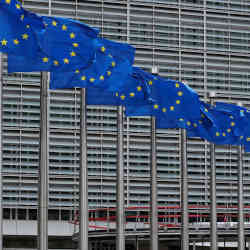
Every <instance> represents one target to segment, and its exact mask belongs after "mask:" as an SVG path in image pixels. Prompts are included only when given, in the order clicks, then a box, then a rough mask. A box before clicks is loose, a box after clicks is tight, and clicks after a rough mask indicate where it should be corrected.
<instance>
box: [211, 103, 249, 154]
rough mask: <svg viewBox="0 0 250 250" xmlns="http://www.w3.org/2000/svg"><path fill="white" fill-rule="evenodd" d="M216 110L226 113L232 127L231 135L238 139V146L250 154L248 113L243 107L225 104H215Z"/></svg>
mask: <svg viewBox="0 0 250 250" xmlns="http://www.w3.org/2000/svg"><path fill="white" fill-rule="evenodd" d="M215 107H216V109H217V110H219V111H221V112H224V113H226V114H227V115H228V116H229V118H230V120H231V125H233V126H232V133H233V134H234V135H235V136H237V137H238V143H237V145H238V144H240V145H243V146H244V148H245V151H246V152H250V111H249V110H247V109H246V108H244V107H241V106H237V105H234V104H227V103H221V102H217V103H216V106H215Z"/></svg>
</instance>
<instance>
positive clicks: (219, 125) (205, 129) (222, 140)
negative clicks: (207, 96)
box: [187, 103, 242, 145]
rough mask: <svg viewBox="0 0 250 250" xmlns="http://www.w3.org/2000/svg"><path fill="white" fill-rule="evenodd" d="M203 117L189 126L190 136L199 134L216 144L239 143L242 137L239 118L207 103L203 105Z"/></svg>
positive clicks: (188, 132) (198, 135)
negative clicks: (238, 128)
mask: <svg viewBox="0 0 250 250" xmlns="http://www.w3.org/2000/svg"><path fill="white" fill-rule="evenodd" d="M201 112H202V115H201V119H200V120H199V121H198V122H196V126H190V127H188V128H187V135H188V136H189V137H192V136H197V137H200V138H203V139H206V140H208V141H210V142H212V143H215V144H231V145H238V144H239V143H240V140H241V139H242V137H240V136H239V135H238V134H237V133H236V130H237V126H238V125H237V119H236V117H234V116H232V115H231V114H229V113H227V112H225V111H223V109H219V108H217V105H215V106H211V105H209V104H206V103H202V105H201Z"/></svg>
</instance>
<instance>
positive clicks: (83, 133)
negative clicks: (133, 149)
mask: <svg viewBox="0 0 250 250" xmlns="http://www.w3.org/2000/svg"><path fill="white" fill-rule="evenodd" d="M80 91H81V107H80V180H79V185H80V187H79V189H80V190H79V191H80V197H79V199H80V211H79V216H80V218H79V248H80V250H88V248H89V242H88V232H89V210H88V209H89V207H88V166H87V104H86V92H87V90H86V89H85V88H82V89H81V90H80Z"/></svg>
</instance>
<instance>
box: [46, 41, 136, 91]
mask: <svg viewBox="0 0 250 250" xmlns="http://www.w3.org/2000/svg"><path fill="white" fill-rule="evenodd" d="M96 44H98V46H97V47H98V49H97V50H96V51H95V55H94V59H93V60H92V61H91V62H90V63H89V64H88V65H86V66H83V67H81V66H80V64H79V67H75V69H74V70H72V71H71V72H64V73H63V74H61V71H60V70H58V71H53V72H52V74H51V84H50V88H51V89H58V88H72V87H80V88H83V87H89V86H94V87H99V88H101V89H105V90H109V91H116V90H119V88H121V87H122V86H123V85H124V84H125V82H126V80H127V78H128V76H129V75H131V72H132V63H133V60H134V48H133V47H131V46H130V45H127V44H122V43H117V42H112V41H108V40H106V39H96Z"/></svg>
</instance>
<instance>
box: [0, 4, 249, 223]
mask: <svg viewBox="0 0 250 250" xmlns="http://www.w3.org/2000/svg"><path fill="white" fill-rule="evenodd" d="M23 5H24V7H25V8H26V9H27V10H30V11H32V12H36V13H38V14H42V15H52V16H61V17H67V18H76V19H78V20H80V21H83V22H84V23H86V24H89V25H91V26H94V27H97V28H99V29H100V31H101V35H102V36H103V37H105V38H108V39H110V40H114V41H119V42H124V43H129V44H131V45H133V46H134V47H135V48H136V58H135V65H136V66H139V67H141V68H143V69H144V70H146V71H150V70H151V67H152V66H153V65H155V66H158V67H159V74H160V75H161V76H163V77H165V78H171V79H176V80H179V81H185V82H187V84H188V85H189V86H190V87H192V88H193V89H194V90H195V91H197V92H198V93H199V95H200V97H201V99H202V100H204V101H209V99H208V93H209V92H210V91H215V92H216V101H223V102H228V103H234V104H237V102H239V101H241V102H242V103H243V105H244V106H245V107H247V108H250V102H249V97H250V83H248V82H249V80H250V73H249V72H250V70H249V69H250V30H249V27H250V3H249V1H247V0H220V1H217V0H165V1H164V0H144V1H142V0H127V1H122V0H95V1H94V0H84V1H78V0H75V1H71V0H24V1H23ZM2 88H3V148H2V152H3V165H2V168H3V197H2V199H3V206H4V219H6V220H10V221H18V220H35V219H36V218H37V202H38V194H37V191H38V165H39V131H40V73H14V74H7V71H6V68H5V73H4V82H3V86H2ZM48 107H49V121H48V122H49V220H58V221H70V220H73V219H74V218H73V217H74V213H75V211H76V210H77V208H78V194H79V192H78V181H79V153H80V151H79V144H80V142H79V139H80V133H79V122H80V117H79V114H80V112H79V111H80V92H79V89H73V90H58V91H54V90H53V91H52V90H50V91H49V106H48ZM87 110H88V115H87V116H88V117H87V123H88V138H87V142H88V170H89V206H90V208H100V207H115V205H116V188H115V178H116V164H117V160H116V139H117V137H116V136H117V134H116V118H117V109H116V107H112V106H88V107H87ZM187 151H188V155H187V158H188V178H189V179H188V180H189V190H188V196H189V205H195V206H207V205H209V172H210V163H209V159H210V157H209V143H207V142H205V141H203V140H201V139H199V138H192V139H188V142H187ZM180 161H181V159H180V131H179V130H178V129H166V130H158V131H157V167H158V202H159V206H178V205H180V183H181V179H180V177H181V175H180V173H181V172H180V171H181V169H180ZM249 161H250V155H249V154H247V153H246V154H244V204H245V205H246V206H247V205H250V190H249V188H248V186H249V184H250V164H249ZM124 165H125V172H124V174H125V204H126V206H128V207H129V206H148V205H149V192H150V186H149V177H150V176H149V174H150V171H149V170H150V169H149V167H150V119H149V117H140V118H136V117H134V118H125V121H124ZM216 175H217V205H221V206H227V207H230V206H235V205H237V148H236V147H232V146H228V145H225V146H216ZM245 212H246V213H247V209H246V210H245ZM246 220H247V219H246Z"/></svg>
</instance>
